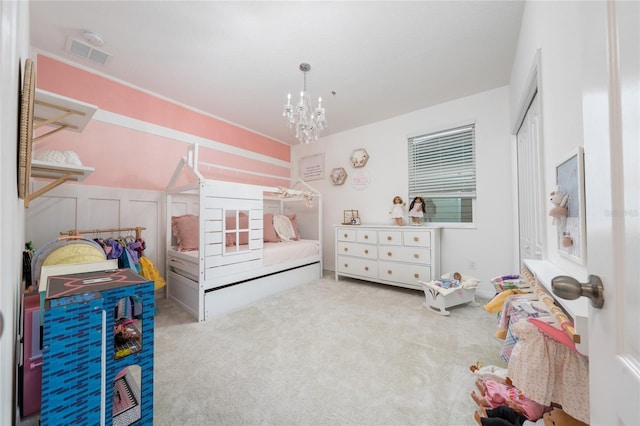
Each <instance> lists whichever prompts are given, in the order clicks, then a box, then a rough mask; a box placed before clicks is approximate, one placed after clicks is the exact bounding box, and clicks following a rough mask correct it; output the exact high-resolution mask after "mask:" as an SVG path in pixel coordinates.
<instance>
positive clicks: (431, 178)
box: [408, 125, 476, 198]
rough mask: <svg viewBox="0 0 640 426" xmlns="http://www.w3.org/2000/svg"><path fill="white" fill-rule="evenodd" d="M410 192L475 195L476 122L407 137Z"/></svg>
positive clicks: (456, 195) (414, 193) (430, 195)
mask: <svg viewBox="0 0 640 426" xmlns="http://www.w3.org/2000/svg"><path fill="white" fill-rule="evenodd" d="M408 152H409V194H410V196H415V195H418V194H420V195H422V196H423V197H428V198H448V197H451V198H475V196H476V164H475V125H468V126H463V127H458V128H455V129H448V130H445V131H441V132H436V133H431V134H428V135H422V136H416V137H413V138H409V149H408Z"/></svg>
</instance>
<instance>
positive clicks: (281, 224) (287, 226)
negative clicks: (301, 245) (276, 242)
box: [273, 214, 296, 241]
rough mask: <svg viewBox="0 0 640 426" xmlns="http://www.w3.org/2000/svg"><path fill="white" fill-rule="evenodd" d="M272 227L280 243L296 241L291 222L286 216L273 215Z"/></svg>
mask: <svg viewBox="0 0 640 426" xmlns="http://www.w3.org/2000/svg"><path fill="white" fill-rule="evenodd" d="M273 227H274V228H275V230H276V234H278V237H280V239H281V240H282V241H291V240H295V239H296V231H295V230H294V229H293V225H292V224H291V220H290V219H289V218H288V217H287V216H285V215H281V214H276V215H273Z"/></svg>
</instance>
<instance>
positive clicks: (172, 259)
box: [168, 240, 320, 281]
mask: <svg viewBox="0 0 640 426" xmlns="http://www.w3.org/2000/svg"><path fill="white" fill-rule="evenodd" d="M319 255H320V243H319V242H318V241H317V240H298V241H282V242H279V243H264V246H263V263H262V265H263V266H265V267H267V266H275V265H281V264H282V265H285V264H287V263H291V262H296V261H299V260H302V259H306V258H310V257H315V256H319ZM198 257H199V256H198V250H191V251H182V252H181V251H178V250H177V248H176V247H172V248H171V249H170V250H169V253H168V259H169V266H170V267H171V269H172V270H173V271H175V272H177V273H179V274H181V275H184V276H186V277H189V278H190V279H192V280H194V281H198Z"/></svg>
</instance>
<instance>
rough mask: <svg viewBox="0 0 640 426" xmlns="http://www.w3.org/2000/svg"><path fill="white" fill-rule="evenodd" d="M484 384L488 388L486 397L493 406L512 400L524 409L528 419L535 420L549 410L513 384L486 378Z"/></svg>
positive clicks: (506, 403)
mask: <svg viewBox="0 0 640 426" xmlns="http://www.w3.org/2000/svg"><path fill="white" fill-rule="evenodd" d="M484 385H485V387H486V388H487V391H486V392H485V394H484V397H485V398H486V399H487V402H488V403H489V404H490V405H491V408H496V407H498V406H500V405H508V402H509V401H512V402H513V403H515V404H517V405H518V406H519V407H521V408H522V409H523V411H524V413H523V414H524V416H525V417H526V418H527V419H529V420H533V421H536V420H538V419H539V418H540V417H542V415H543V414H544V413H545V411H548V410H547V409H546V407H545V406H544V405H542V404H538V403H537V402H535V401H532V400H531V399H529V398H527V397H526V396H525V395H524V394H523V393H522V391H521V390H519V389H517V388H515V387H513V386H509V385H505V384H504V383H500V382H496V381H495V380H485V381H484Z"/></svg>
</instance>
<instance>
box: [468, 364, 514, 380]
mask: <svg viewBox="0 0 640 426" xmlns="http://www.w3.org/2000/svg"><path fill="white" fill-rule="evenodd" d="M469 370H470V371H471V372H472V373H473V374H475V375H476V376H478V379H479V380H495V381H496V382H500V383H504V384H506V385H511V384H512V383H511V379H510V378H509V377H507V374H508V372H509V371H508V370H507V369H506V368H502V367H498V366H495V365H486V366H481V364H480V361H478V362H476V363H475V364H473V365H470V366H469Z"/></svg>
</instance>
